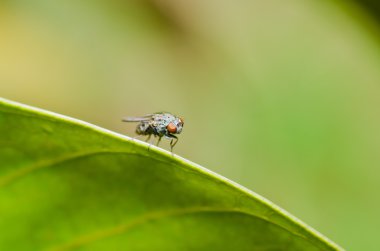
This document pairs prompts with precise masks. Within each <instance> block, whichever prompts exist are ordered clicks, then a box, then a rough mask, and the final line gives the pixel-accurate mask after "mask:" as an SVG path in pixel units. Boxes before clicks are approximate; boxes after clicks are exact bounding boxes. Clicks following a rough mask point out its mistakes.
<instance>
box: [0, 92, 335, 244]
mask: <svg viewBox="0 0 380 251" xmlns="http://www.w3.org/2000/svg"><path fill="white" fill-rule="evenodd" d="M0 133H1V137H0V160H1V162H0V163H1V166H0V215H1V218H0V229H1V235H0V250H234V251H239V250H342V249H341V248H340V247H339V246H337V245H336V244H334V243H333V242H331V241H330V240H328V239H327V238H325V237H324V236H322V235H321V234H319V233H318V232H316V231H315V230H313V229H311V228H310V227H308V226H307V225H305V224H304V223H302V222H300V221H299V220H297V219H296V218H294V217H293V216H291V215H289V214H288V213H286V212H285V211H284V210H282V209H280V208H279V207H277V206H275V205H273V204H272V203H271V202H269V201H268V200H266V199H264V198H262V197H261V196H259V195H257V194H255V193H253V192H251V191H249V190H247V189H245V188H243V187H241V186H240V185H238V184H236V183H234V182H232V181H230V180H228V179H226V178H224V177H222V176H219V175H217V174H215V173H213V172H211V171H209V170H207V169H205V168H203V167H201V166H199V165H197V164H194V163H192V162H190V161H188V160H185V159H183V158H180V157H178V156H176V155H174V156H173V155H171V154H170V153H169V152H167V151H165V150H162V149H160V148H157V147H155V146H151V147H150V148H148V144H146V143H144V142H141V141H138V140H133V139H131V138H129V137H126V136H123V135H120V134H117V133H114V132H111V131H108V130H106V129H102V128H99V127H97V126H94V125H91V124H88V123H85V122H82V121H79V120H76V119H72V118H68V117H65V116H62V115H58V114H54V113H51V112H47V111H44V110H41V109H37V108H32V107H29V106H26V105H22V104H18V103H15V102H12V101H8V100H5V99H0ZM231 168H233V167H231Z"/></svg>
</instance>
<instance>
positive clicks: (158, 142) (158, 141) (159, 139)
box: [156, 136, 162, 146]
mask: <svg viewBox="0 0 380 251" xmlns="http://www.w3.org/2000/svg"><path fill="white" fill-rule="evenodd" d="M161 138H162V136H161V137H160V136H158V140H157V145H156V146H158V144H160V141H161Z"/></svg>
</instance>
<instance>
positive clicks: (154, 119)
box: [122, 112, 184, 151]
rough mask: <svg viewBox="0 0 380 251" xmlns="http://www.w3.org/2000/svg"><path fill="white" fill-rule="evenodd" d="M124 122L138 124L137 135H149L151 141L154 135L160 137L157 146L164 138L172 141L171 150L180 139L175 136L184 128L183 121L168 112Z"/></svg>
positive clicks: (133, 118) (127, 119)
mask: <svg viewBox="0 0 380 251" xmlns="http://www.w3.org/2000/svg"><path fill="white" fill-rule="evenodd" d="M122 121H124V122H138V123H139V124H138V125H137V127H136V133H137V134H138V135H147V136H148V138H147V140H146V141H148V140H149V139H150V137H151V136H152V135H153V136H154V137H158V141H157V146H158V144H159V143H160V141H161V138H162V137H165V138H167V139H170V150H171V151H173V147H174V146H175V145H176V144H177V142H178V138H177V136H175V135H174V134H180V133H181V132H182V128H183V124H184V123H183V119H182V118H179V117H177V116H175V115H173V114H171V113H168V112H158V113H153V114H148V115H145V116H142V117H127V118H124V119H123V120H122Z"/></svg>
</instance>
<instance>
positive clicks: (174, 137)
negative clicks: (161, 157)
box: [169, 134, 178, 153]
mask: <svg viewBox="0 0 380 251" xmlns="http://www.w3.org/2000/svg"><path fill="white" fill-rule="evenodd" d="M169 138H171V139H172V140H171V141H170V151H171V152H172V153H173V147H174V146H175V145H176V144H177V142H178V138H177V136H175V135H173V134H169Z"/></svg>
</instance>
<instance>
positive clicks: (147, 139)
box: [145, 134, 152, 142]
mask: <svg viewBox="0 0 380 251" xmlns="http://www.w3.org/2000/svg"><path fill="white" fill-rule="evenodd" d="M150 137H152V134H149V135H148V138H146V140H145V142H148V141H149V140H150Z"/></svg>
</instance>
